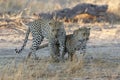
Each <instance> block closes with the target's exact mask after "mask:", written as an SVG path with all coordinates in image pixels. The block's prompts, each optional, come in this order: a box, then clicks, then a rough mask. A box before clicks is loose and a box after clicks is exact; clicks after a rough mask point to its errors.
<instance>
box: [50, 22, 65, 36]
mask: <svg viewBox="0 0 120 80" xmlns="http://www.w3.org/2000/svg"><path fill="white" fill-rule="evenodd" d="M49 25H50V31H51V35H52V36H54V37H55V38H57V37H59V36H61V34H62V32H64V31H65V30H64V25H63V23H62V22H60V21H56V20H51V21H50V22H49Z"/></svg>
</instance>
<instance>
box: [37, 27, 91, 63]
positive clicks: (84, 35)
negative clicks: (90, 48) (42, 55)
mask: <svg viewBox="0 0 120 80" xmlns="http://www.w3.org/2000/svg"><path fill="white" fill-rule="evenodd" d="M90 30H91V28H89V27H81V28H79V29H77V30H74V31H73V34H69V35H66V38H65V50H64V53H63V54H62V59H64V56H65V54H66V53H68V59H69V60H70V61H73V56H74V54H75V52H76V51H79V52H80V54H83V55H85V53H86V47H87V42H88V40H89V36H90ZM47 46H48V43H46V44H44V45H42V46H39V49H42V48H45V47H47ZM57 52H58V51H57ZM58 54H59V53H58Z"/></svg>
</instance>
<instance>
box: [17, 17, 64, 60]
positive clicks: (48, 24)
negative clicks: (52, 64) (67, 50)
mask: <svg viewBox="0 0 120 80" xmlns="http://www.w3.org/2000/svg"><path fill="white" fill-rule="evenodd" d="M27 26H28V30H27V33H26V37H25V40H24V43H23V46H22V47H21V49H19V50H18V49H15V51H16V53H21V52H22V50H23V49H24V47H25V46H26V43H27V41H28V37H29V33H30V32H31V33H32V37H33V39H32V40H33V41H32V46H31V48H30V52H29V55H28V57H30V56H31V54H33V55H34V57H35V58H36V57H37V56H36V54H35V53H36V50H37V48H38V46H39V45H40V44H41V42H42V41H43V39H44V38H47V39H48V40H49V48H50V54H51V56H52V58H53V59H54V60H57V55H56V54H57V52H56V50H55V48H58V49H59V51H60V53H61V54H62V53H63V52H64V46H65V36H66V32H65V30H64V25H63V23H62V22H59V21H56V20H53V19H52V20H47V19H37V20H35V21H33V22H29V23H28V24H27ZM56 44H58V45H56Z"/></svg>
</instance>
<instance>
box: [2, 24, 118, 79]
mask: <svg viewBox="0 0 120 80" xmlns="http://www.w3.org/2000/svg"><path fill="white" fill-rule="evenodd" d="M24 37H25V35H24V33H22V32H21V33H20V32H18V31H16V30H14V29H9V28H0V71H2V69H3V68H4V66H6V65H7V64H10V63H11V62H12V60H16V61H18V62H19V61H20V60H23V59H24V58H25V57H26V55H27V53H28V51H29V48H30V45H31V43H32V37H31V36H30V38H29V41H28V43H27V47H26V48H25V50H24V51H23V53H22V54H19V55H18V54H16V53H15V51H14V49H15V48H20V47H21V45H22V43H23V40H24ZM45 42H47V40H44V41H43V44H44V43H45ZM87 45H88V46H87V53H86V55H85V56H84V57H83V58H84V59H83V61H84V60H85V61H87V62H88V63H89V64H90V62H92V61H93V64H94V62H95V61H98V62H99V61H105V62H107V63H106V64H108V63H110V64H111V65H108V66H107V67H108V68H109V66H112V63H113V65H114V63H115V64H116V67H119V68H120V25H114V26H113V27H112V28H110V27H109V26H107V27H97V26H95V27H92V29H91V35H90V40H89V41H88V44H87ZM76 54H77V57H78V59H80V57H81V55H80V54H78V53H76ZM37 55H38V56H39V58H40V59H42V60H47V59H48V58H49V55H50V54H49V49H48V48H44V49H41V50H39V51H37ZM18 62H17V63H18ZM58 64H59V65H60V64H61V63H58ZM63 64H65V63H63ZM89 64H87V65H89ZM95 64H96V63H95ZM116 67H115V68H114V67H112V68H113V72H116V71H118V72H117V77H115V78H112V79H108V78H104V77H101V78H100V79H99V78H98V77H95V78H94V79H93V77H90V78H87V76H84V77H80V76H79V77H77V78H75V77H73V78H71V79H70V80H102V79H104V80H120V71H119V70H116ZM100 68H101V67H99V69H100ZM92 69H93V68H92ZM92 69H89V70H92ZM89 70H88V71H89ZM93 70H94V69H93ZM109 71H111V68H109ZM111 72H112V71H111ZM108 73H109V72H108ZM0 76H1V73H0ZM38 80H42V79H40V78H39V79H38ZM45 80H46V79H45ZM47 80H49V79H47ZM50 80H51V79H50ZM56 80H57V79H56ZM58 80H59V79H58ZM60 80H63V79H60ZM65 80H69V79H65Z"/></svg>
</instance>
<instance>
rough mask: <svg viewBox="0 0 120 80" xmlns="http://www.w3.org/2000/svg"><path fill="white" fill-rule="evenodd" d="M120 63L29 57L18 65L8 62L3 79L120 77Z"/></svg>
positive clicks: (99, 60)
mask: <svg viewBox="0 0 120 80" xmlns="http://www.w3.org/2000/svg"><path fill="white" fill-rule="evenodd" d="M119 69H120V64H119V63H116V62H112V61H109V60H108V61H106V60H104V59H93V60H92V61H88V60H86V59H84V58H82V59H80V60H79V61H77V62H70V61H66V62H65V63H53V62H51V61H50V60H49V58H47V59H44V60H33V59H29V60H28V61H27V62H26V61H23V62H20V63H18V64H17V65H15V64H14V62H12V63H10V64H7V65H5V66H4V68H3V69H2V70H1V72H2V75H0V79H1V80H39V79H40V80H44V79H45V80H73V79H75V78H77V79H78V80H79V79H91V80H97V79H103V80H118V79H120V71H119Z"/></svg>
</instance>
